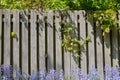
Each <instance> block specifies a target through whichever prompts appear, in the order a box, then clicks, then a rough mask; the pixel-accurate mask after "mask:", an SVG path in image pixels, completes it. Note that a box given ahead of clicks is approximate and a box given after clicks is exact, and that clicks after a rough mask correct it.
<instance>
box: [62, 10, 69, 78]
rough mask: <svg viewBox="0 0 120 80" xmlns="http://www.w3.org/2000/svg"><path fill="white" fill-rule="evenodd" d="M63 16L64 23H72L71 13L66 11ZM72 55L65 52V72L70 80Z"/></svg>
mask: <svg viewBox="0 0 120 80" xmlns="http://www.w3.org/2000/svg"><path fill="white" fill-rule="evenodd" d="M63 15H64V17H63V22H67V23H69V22H70V19H69V11H66V12H65V13H64V14H63ZM70 55H71V53H70V52H68V51H66V50H64V72H65V77H66V78H68V80H69V78H70V62H71V58H70Z"/></svg>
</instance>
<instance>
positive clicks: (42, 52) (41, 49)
mask: <svg viewBox="0 0 120 80" xmlns="http://www.w3.org/2000/svg"><path fill="white" fill-rule="evenodd" d="M38 15H39V18H38V25H39V65H40V69H44V68H45V27H46V26H45V20H44V19H45V12H44V11H42V10H39V12H38Z"/></svg>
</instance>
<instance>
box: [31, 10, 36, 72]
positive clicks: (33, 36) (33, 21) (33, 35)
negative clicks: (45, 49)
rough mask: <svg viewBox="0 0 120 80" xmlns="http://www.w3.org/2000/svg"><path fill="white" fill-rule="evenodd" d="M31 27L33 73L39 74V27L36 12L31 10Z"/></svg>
mask: <svg viewBox="0 0 120 80" xmlns="http://www.w3.org/2000/svg"><path fill="white" fill-rule="evenodd" d="M30 22H31V26H30V33H31V35H30V36H31V37H30V38H31V39H30V40H31V41H30V44H31V48H30V50H31V51H30V52H31V73H32V74H33V73H35V72H37V40H36V39H37V34H36V30H37V26H36V11H35V10H31V19H30Z"/></svg>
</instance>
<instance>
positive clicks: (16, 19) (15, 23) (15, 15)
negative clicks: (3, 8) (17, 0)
mask: <svg viewBox="0 0 120 80" xmlns="http://www.w3.org/2000/svg"><path fill="white" fill-rule="evenodd" d="M13 32H15V33H16V37H15V38H13V67H15V68H17V69H18V68H19V67H20V65H19V60H20V59H19V10H14V11H13Z"/></svg>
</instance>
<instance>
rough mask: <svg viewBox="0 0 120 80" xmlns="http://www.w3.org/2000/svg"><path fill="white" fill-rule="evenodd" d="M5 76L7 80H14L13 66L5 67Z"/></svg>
mask: <svg viewBox="0 0 120 80" xmlns="http://www.w3.org/2000/svg"><path fill="white" fill-rule="evenodd" d="M4 76H5V78H6V79H12V76H13V68H12V66H11V65H10V66H8V67H6V66H4Z"/></svg>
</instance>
